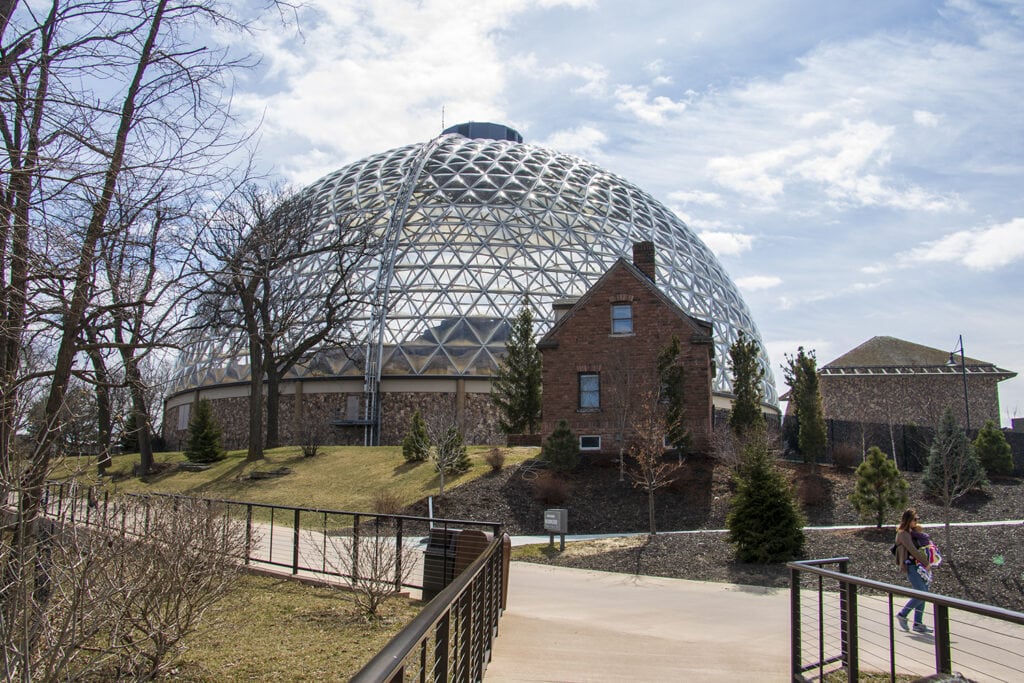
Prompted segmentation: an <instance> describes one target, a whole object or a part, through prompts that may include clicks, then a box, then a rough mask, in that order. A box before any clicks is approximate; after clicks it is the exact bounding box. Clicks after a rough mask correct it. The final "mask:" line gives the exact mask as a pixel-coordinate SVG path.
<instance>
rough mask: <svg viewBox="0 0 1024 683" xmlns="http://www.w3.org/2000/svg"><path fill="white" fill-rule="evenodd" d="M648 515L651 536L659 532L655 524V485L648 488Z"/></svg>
mask: <svg viewBox="0 0 1024 683" xmlns="http://www.w3.org/2000/svg"><path fill="white" fill-rule="evenodd" d="M647 516H648V518H649V520H648V521H650V523H651V536H655V535H657V533H658V529H657V527H655V525H654V487H653V486H652V487H649V488H648V489H647Z"/></svg>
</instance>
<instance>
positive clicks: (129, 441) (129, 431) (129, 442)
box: [121, 410, 139, 453]
mask: <svg viewBox="0 0 1024 683" xmlns="http://www.w3.org/2000/svg"><path fill="white" fill-rule="evenodd" d="M121 450H122V451H123V452H125V453H138V452H139V427H138V424H137V421H136V419H135V411H134V410H130V411H128V417H127V418H126V419H125V421H124V428H123V429H122V430H121Z"/></svg>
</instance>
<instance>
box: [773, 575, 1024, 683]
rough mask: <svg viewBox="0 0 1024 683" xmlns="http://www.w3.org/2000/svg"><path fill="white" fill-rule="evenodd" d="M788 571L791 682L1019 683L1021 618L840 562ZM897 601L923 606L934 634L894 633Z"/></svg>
mask: <svg viewBox="0 0 1024 683" xmlns="http://www.w3.org/2000/svg"><path fill="white" fill-rule="evenodd" d="M787 566H788V567H789V569H790V608H791V620H790V642H791V660H790V661H791V666H790V671H791V674H792V680H793V681H800V682H805V681H813V680H826V677H827V680H829V681H837V680H843V679H845V680H847V681H851V682H852V681H857V680H860V676H861V675H862V674H864V675H869V674H873V675H876V676H880V677H883V678H888V680H889V681H896V680H897V679H899V680H915V679H917V678H919V677H924V676H928V675H931V674H953V673H960V674H962V675H964V676H966V677H967V678H968V679H978V680H987V681H1020V680H1024V613H1021V612H1014V611H1011V610H1006V609H1001V608H999V607H992V606H989V605H982V604H979V603H976V602H969V601H967V600H959V599H956V598H950V597H946V596H943V595H938V594H935V593H926V592H921V591H917V590H913V589H911V588H903V587H901V586H895V585H892V584H887V583H882V582H880V581H872V580H870V579H864V578H861V577H858V576H854V575H851V574H849V573H847V569H848V566H849V559H848V558H845V557H840V558H830V559H823V560H807V561H802V562H791V563H789V564H788V565H787ZM828 567H836V568H837V569H838V570H836V569H830V568H828ZM901 598H906V599H908V600H909V599H910V598H918V599H921V600H924V601H925V603H926V606H927V609H928V611H929V612H930V617H931V618H930V620H929V622H930V623H927V624H926V625H927V626H928V627H929V628H930V629H932V630H933V633H917V632H914V631H907V632H904V631H903V630H902V629H898V628H897V627H896V626H895V624H896V623H897V620H896V619H895V617H896V615H897V612H898V611H899V610H898V609H897V607H896V606H895V605H894V602H895V601H896V600H899V599H901ZM900 607H902V605H900ZM872 680H877V679H874V678H873V679H872Z"/></svg>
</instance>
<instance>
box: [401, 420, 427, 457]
mask: <svg viewBox="0 0 1024 683" xmlns="http://www.w3.org/2000/svg"><path fill="white" fill-rule="evenodd" d="M402 457H404V458H405V461H406V462H424V461H426V459H427V458H428V457H430V437H429V436H428V435H427V423H426V422H424V420H423V415H421V414H420V411H418V410H417V411H416V412H415V413H413V414H412V423H411V424H410V425H409V431H408V432H406V434H405V438H403V439H402Z"/></svg>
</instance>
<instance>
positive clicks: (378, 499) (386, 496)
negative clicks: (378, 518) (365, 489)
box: [373, 489, 402, 515]
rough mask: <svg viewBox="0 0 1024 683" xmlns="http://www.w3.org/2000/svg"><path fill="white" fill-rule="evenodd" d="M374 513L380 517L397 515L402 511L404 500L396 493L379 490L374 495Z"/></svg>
mask: <svg viewBox="0 0 1024 683" xmlns="http://www.w3.org/2000/svg"><path fill="white" fill-rule="evenodd" d="M373 511H374V512H376V513H377V514H378V515H397V514H398V513H399V512H401V511H402V500H401V499H400V498H399V497H398V494H396V493H395V492H394V491H390V490H388V489H377V490H376V491H375V492H374V494H373Z"/></svg>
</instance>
